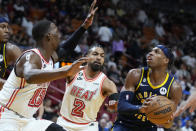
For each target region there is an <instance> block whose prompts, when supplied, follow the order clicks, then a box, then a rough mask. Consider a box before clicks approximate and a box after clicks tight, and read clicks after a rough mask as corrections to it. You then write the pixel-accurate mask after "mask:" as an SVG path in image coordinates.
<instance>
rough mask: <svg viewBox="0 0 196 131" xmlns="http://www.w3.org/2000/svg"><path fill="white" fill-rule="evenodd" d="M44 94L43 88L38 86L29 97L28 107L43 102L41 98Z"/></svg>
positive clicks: (36, 105) (37, 105)
mask: <svg viewBox="0 0 196 131" xmlns="http://www.w3.org/2000/svg"><path fill="white" fill-rule="evenodd" d="M45 95H46V89H45V88H39V89H37V90H36V91H35V92H34V95H33V97H32V98H31V99H30V101H29V104H28V106H30V107H39V106H40V105H41V103H42V102H43V99H44V97H45Z"/></svg>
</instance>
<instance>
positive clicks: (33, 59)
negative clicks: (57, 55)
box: [17, 50, 41, 65]
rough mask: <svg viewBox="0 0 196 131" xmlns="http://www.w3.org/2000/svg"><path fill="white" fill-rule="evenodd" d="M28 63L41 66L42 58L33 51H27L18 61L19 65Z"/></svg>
mask: <svg viewBox="0 0 196 131" xmlns="http://www.w3.org/2000/svg"><path fill="white" fill-rule="evenodd" d="M27 61H28V62H30V63H35V64H36V63H37V64H38V65H41V58H40V56H39V55H38V54H37V53H35V52H34V51H32V50H27V51H25V52H23V54H22V55H21V56H20V58H19V59H18V60H17V63H25V62H27Z"/></svg>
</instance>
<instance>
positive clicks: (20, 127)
mask: <svg viewBox="0 0 196 131" xmlns="http://www.w3.org/2000/svg"><path fill="white" fill-rule="evenodd" d="M52 123H53V122H51V121H48V120H36V119H35V118H25V117H22V116H20V115H18V114H17V113H15V112H13V111H11V110H8V109H7V108H4V107H2V106H0V130H1V131H45V130H46V129H47V128H48V126H49V125H50V124H52Z"/></svg>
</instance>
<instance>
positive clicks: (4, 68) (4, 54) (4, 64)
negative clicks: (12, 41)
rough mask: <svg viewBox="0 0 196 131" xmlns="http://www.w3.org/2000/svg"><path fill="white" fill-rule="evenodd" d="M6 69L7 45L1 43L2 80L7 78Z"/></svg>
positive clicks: (0, 64) (0, 71)
mask: <svg viewBox="0 0 196 131" xmlns="http://www.w3.org/2000/svg"><path fill="white" fill-rule="evenodd" d="M6 69H7V64H6V44H5V43H0V78H3V77H4V76H5V72H6Z"/></svg>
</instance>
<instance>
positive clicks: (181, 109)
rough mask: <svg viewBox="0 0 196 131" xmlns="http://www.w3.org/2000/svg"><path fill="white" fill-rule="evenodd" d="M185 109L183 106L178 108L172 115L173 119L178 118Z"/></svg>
mask: <svg viewBox="0 0 196 131" xmlns="http://www.w3.org/2000/svg"><path fill="white" fill-rule="evenodd" d="M185 110H186V108H185V107H184V106H180V107H179V108H178V109H177V110H176V112H175V113H174V117H178V116H179V115H180V114H181V113H182V112H184V111H185Z"/></svg>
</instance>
